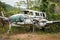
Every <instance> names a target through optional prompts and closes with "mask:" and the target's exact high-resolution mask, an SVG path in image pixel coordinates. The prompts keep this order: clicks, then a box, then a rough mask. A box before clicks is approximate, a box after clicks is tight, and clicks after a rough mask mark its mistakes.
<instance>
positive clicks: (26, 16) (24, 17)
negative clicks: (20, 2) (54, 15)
mask: <svg viewBox="0 0 60 40" xmlns="http://www.w3.org/2000/svg"><path fill="white" fill-rule="evenodd" d="M1 14H2V16H0V19H2V21H3V22H1V23H2V24H3V26H4V22H5V21H6V22H8V23H9V30H8V33H9V31H10V30H11V27H12V26H16V27H18V26H19V27H20V25H25V24H31V25H34V26H32V27H33V31H34V27H38V28H43V27H45V26H46V25H47V24H53V23H60V21H48V20H47V19H46V13H44V12H38V11H33V10H28V9H27V10H24V11H23V13H22V14H21V13H20V14H15V15H12V16H10V17H9V18H7V17H5V16H4V13H3V12H1Z"/></svg>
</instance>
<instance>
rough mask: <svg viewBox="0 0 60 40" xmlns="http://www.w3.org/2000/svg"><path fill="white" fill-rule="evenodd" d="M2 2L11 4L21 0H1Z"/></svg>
mask: <svg viewBox="0 0 60 40" xmlns="http://www.w3.org/2000/svg"><path fill="white" fill-rule="evenodd" d="M0 1H2V2H5V3H6V4H9V5H11V6H14V5H15V2H18V1H19V0H0Z"/></svg>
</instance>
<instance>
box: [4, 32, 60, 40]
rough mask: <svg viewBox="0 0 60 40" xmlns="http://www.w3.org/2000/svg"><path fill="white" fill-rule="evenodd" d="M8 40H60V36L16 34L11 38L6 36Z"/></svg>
mask: <svg viewBox="0 0 60 40" xmlns="http://www.w3.org/2000/svg"><path fill="white" fill-rule="evenodd" d="M3 39H7V40H60V34H30V33H24V34H16V35H11V36H6V35H5V36H4V37H3Z"/></svg>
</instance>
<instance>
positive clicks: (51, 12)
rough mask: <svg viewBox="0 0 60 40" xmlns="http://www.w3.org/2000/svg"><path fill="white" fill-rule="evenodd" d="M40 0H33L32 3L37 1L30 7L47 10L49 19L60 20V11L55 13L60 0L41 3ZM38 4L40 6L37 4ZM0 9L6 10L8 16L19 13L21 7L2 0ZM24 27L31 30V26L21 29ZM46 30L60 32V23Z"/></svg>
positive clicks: (45, 30) (44, 0) (43, 0)
mask: <svg viewBox="0 0 60 40" xmlns="http://www.w3.org/2000/svg"><path fill="white" fill-rule="evenodd" d="M39 1H40V0H37V2H36V1H32V5H33V4H34V3H35V2H36V5H34V6H33V7H31V8H29V9H31V10H37V11H42V12H46V14H47V19H48V20H60V13H55V7H56V4H59V0H58V1H57V0H42V2H41V4H38V2H39ZM33 2H34V3H33ZM29 3H30V2H29V1H28V4H27V5H29ZM37 4H38V6H37ZM30 6H31V5H30ZM0 11H4V12H5V13H6V14H5V15H6V16H10V15H13V14H16V13H19V12H20V9H19V8H16V7H12V6H10V5H8V4H5V3H2V2H0ZM13 29H14V28H13ZM13 29H12V30H13ZM15 29H17V28H15ZM23 29H24V31H25V30H26V29H28V30H29V28H22V29H21V30H23ZM17 30H20V29H19V28H18V29H17ZM37 30H38V29H37ZM39 31H40V30H39ZM44 32H60V25H59V24H57V25H56V24H53V25H50V26H48V27H47V28H45V29H44Z"/></svg>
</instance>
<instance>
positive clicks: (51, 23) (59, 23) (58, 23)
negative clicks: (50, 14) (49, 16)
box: [45, 21, 60, 26]
mask: <svg viewBox="0 0 60 40" xmlns="http://www.w3.org/2000/svg"><path fill="white" fill-rule="evenodd" d="M54 24H56V25H60V21H47V24H46V25H45V26H49V25H54Z"/></svg>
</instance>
